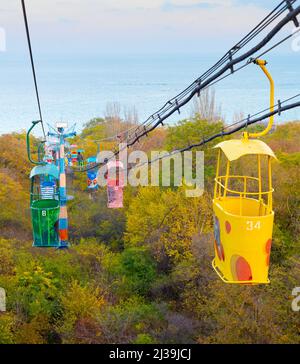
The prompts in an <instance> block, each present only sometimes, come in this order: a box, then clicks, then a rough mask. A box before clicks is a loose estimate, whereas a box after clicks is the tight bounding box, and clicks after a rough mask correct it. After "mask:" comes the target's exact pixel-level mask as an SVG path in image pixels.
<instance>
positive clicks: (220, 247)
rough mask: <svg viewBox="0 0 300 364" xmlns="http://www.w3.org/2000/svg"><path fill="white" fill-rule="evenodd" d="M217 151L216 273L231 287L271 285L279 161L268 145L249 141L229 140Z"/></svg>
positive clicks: (215, 198) (215, 200)
mask: <svg viewBox="0 0 300 364" xmlns="http://www.w3.org/2000/svg"><path fill="white" fill-rule="evenodd" d="M215 148H218V149H219V156H218V165H217V175H216V179H215V191H214V200H213V209H214V216H215V217H214V219H215V221H214V247H215V259H214V260H213V268H214V269H215V271H216V272H217V274H218V275H219V276H220V278H221V279H222V280H223V281H224V282H226V283H239V284H266V283H269V279H268V271H269V262H270V253H271V245H272V230H273V222H274V211H273V207H272V194H273V187H272V170H271V161H272V159H275V158H276V157H275V155H274V153H273V151H272V150H271V149H270V147H269V146H268V145H266V144H265V143H264V142H262V141H260V140H250V139H248V138H244V139H242V140H229V141H224V142H222V143H220V144H218V145H217V146H216V147H215ZM224 157H225V163H223V162H224V161H223V159H224ZM224 164H225V165H224ZM235 164H237V166H235ZM234 167H235V168H237V167H238V169H239V170H241V169H246V170H247V172H246V174H247V175H239V173H236V174H235V173H234V169H235V168H234ZM251 167H252V168H251ZM222 169H225V171H224V173H222Z"/></svg>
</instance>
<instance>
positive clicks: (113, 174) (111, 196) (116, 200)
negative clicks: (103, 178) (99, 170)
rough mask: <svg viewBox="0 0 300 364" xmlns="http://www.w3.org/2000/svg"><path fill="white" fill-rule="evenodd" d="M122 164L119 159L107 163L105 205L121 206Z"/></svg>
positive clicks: (122, 186)
mask: <svg viewBox="0 0 300 364" xmlns="http://www.w3.org/2000/svg"><path fill="white" fill-rule="evenodd" d="M123 190H124V166H123V163H122V162H120V161H110V162H108V163H107V207H108V208H109V209H120V208H123Z"/></svg>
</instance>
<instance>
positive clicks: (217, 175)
mask: <svg viewBox="0 0 300 364" xmlns="http://www.w3.org/2000/svg"><path fill="white" fill-rule="evenodd" d="M220 162H221V149H219V152H218V162H217V172H216V180H215V192H214V195H215V199H216V198H217V190H218V186H219V184H218V181H219V175H220Z"/></svg>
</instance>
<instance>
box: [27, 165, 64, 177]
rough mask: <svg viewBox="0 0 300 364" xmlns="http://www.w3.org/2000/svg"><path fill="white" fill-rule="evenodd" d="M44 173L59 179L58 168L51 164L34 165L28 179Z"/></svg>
mask: <svg viewBox="0 0 300 364" xmlns="http://www.w3.org/2000/svg"><path fill="white" fill-rule="evenodd" d="M45 174H47V175H49V176H52V177H54V178H55V179H59V170H58V168H57V167H56V166H55V165H53V164H46V165H44V166H36V167H34V168H33V170H32V171H31V173H30V179H31V178H33V177H35V176H40V175H45Z"/></svg>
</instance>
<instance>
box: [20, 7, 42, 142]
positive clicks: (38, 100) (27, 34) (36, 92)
mask: <svg viewBox="0 0 300 364" xmlns="http://www.w3.org/2000/svg"><path fill="white" fill-rule="evenodd" d="M21 2H22V9H23V17H24V23H25V29H26V36H27V43H28V50H29V55H30V62H31V69H32V75H33V80H34V86H35V94H36V99H37V104H38V110H39V116H40V122H41V125H42V129H43V134H44V138H45V139H46V133H45V128H44V121H43V116H42V109H41V103H40V96H39V90H38V83H37V77H36V72H35V66H34V59H33V53H32V47H31V40H30V32H29V26H28V20H27V14H26V6H25V0H21Z"/></svg>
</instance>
